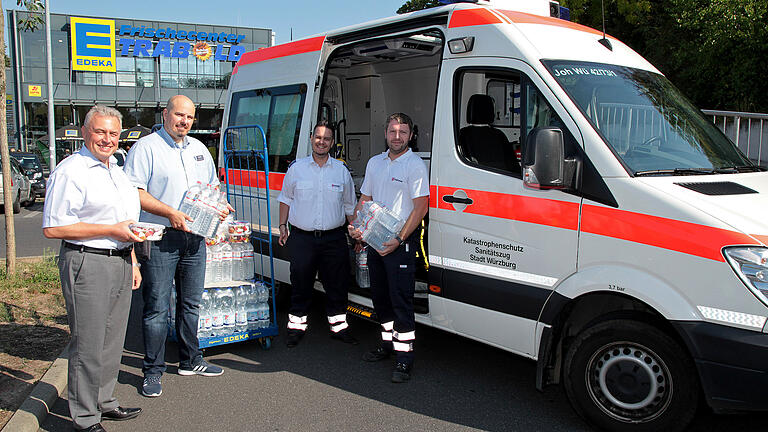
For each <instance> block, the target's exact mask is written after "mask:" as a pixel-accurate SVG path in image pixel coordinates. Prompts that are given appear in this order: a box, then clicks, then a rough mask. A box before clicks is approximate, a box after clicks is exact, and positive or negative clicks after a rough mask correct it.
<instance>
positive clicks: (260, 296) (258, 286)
mask: <svg viewBox="0 0 768 432" xmlns="http://www.w3.org/2000/svg"><path fill="white" fill-rule="evenodd" d="M253 286H254V289H255V291H256V303H264V302H266V301H267V300H269V289H268V288H267V286H266V285H265V284H264V282H262V281H256V282H255V283H254V284H253Z"/></svg>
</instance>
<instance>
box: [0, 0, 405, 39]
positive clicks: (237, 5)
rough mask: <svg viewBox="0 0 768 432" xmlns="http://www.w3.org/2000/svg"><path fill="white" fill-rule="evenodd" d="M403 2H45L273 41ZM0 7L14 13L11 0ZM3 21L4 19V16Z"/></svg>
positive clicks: (378, 13) (60, 8) (62, 9)
mask: <svg viewBox="0 0 768 432" xmlns="http://www.w3.org/2000/svg"><path fill="white" fill-rule="evenodd" d="M405 2H406V0H375V1H374V0H361V1H354V0H276V1H263V0H241V1H235V2H232V1H211V0H207V1H201V0H185V1H167V0H151V1H150V0H127V1H126V0H123V1H115V0H101V1H98V0H87V1H86V0H49V3H50V7H51V13H61V14H71V15H90V16H98V17H106V18H133V19H146V20H158V21H172V22H173V21H177V22H184V23H200V24H218V25H230V26H242V27H258V28H270V29H272V30H273V31H274V32H275V43H276V44H280V43H285V42H288V41H290V40H291V39H290V36H291V28H293V38H294V39H301V38H304V37H306V36H310V35H313V34H317V33H322V32H324V31H327V30H332V29H335V28H339V27H345V26H348V25H352V24H357V23H361V22H364V21H370V20H374V19H378V18H384V17H388V16H392V15H395V14H396V13H395V11H396V10H397V9H398V8H399V7H400V6H402V5H403V4H404V3H405ZM3 8H4V9H8V8H11V9H18V7H17V6H16V1H15V0H6V1H4V2H3ZM6 19H7V15H6Z"/></svg>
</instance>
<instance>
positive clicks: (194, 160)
mask: <svg viewBox="0 0 768 432" xmlns="http://www.w3.org/2000/svg"><path fill="white" fill-rule="evenodd" d="M123 170H124V171H125V173H126V174H127V175H128V178H129V179H130V180H131V182H132V183H133V185H134V186H136V187H137V188H140V189H144V190H145V191H147V192H148V193H149V194H150V195H152V196H153V197H155V198H157V199H158V200H159V201H161V202H163V203H165V204H167V205H169V206H170V207H172V208H174V209H178V208H179V205H180V204H181V200H182V198H183V197H184V193H185V192H186V191H187V190H189V188H190V187H191V186H192V185H194V184H196V183H197V182H201V183H202V184H203V185H205V184H211V185H214V186H215V185H218V184H219V178H218V176H217V175H216V166H215V165H214V163H213V158H211V154H210V153H209V152H208V149H207V148H206V147H205V146H204V145H203V143H201V142H200V141H198V140H197V139H195V138H192V137H188V136H186V137H184V139H183V140H182V142H181V143H180V144H176V143H175V142H174V141H173V139H172V138H171V136H170V135H168V132H166V131H165V129H164V128H160V130H158V131H157V132H155V133H153V134H151V135H147V136H145V137H144V138H141V139H139V140H138V141H136V144H134V145H133V147H131V150H130V151H129V152H128V157H127V158H126V160H125V166H124V167H123ZM140 219H141V221H142V222H152V223H158V224H161V225H165V226H171V223H170V222H169V221H168V218H165V217H162V216H158V215H155V214H152V213H148V212H145V211H142V212H141V217H140Z"/></svg>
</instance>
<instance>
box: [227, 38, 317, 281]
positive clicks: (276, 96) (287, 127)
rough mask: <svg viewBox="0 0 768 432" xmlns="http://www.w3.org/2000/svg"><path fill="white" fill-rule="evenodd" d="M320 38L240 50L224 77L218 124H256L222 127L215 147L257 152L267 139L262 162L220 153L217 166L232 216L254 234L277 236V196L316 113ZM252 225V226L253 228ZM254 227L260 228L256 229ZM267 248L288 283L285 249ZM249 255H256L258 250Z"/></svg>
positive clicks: (303, 150)
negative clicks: (246, 223) (245, 222)
mask: <svg viewBox="0 0 768 432" xmlns="http://www.w3.org/2000/svg"><path fill="white" fill-rule="evenodd" d="M323 47H324V37H317V38H310V39H305V40H300V41H295V42H290V43H287V44H283V45H278V46H274V47H269V48H263V49H260V50H257V51H253V52H250V53H246V54H245V55H243V57H242V58H241V60H240V62H238V65H237V67H236V68H235V71H234V72H233V76H232V78H231V80H230V87H229V91H228V98H229V100H228V102H227V107H226V109H225V112H224V128H225V129H226V128H231V127H237V126H253V125H259V126H260V127H261V128H262V129H263V130H264V134H265V137H262V135H261V132H260V131H259V130H258V129H257V128H246V129H244V130H239V131H237V130H232V129H229V133H225V130H223V131H222V135H223V136H222V145H221V146H220V151H224V150H225V146H229V147H228V149H229V150H231V149H234V150H252V149H256V150H261V149H262V146H263V139H264V138H266V143H267V158H266V163H267V166H266V167H265V166H264V161H262V160H261V159H259V158H256V157H254V156H244V155H240V156H235V157H231V158H226V161H227V162H226V163H227V165H228V166H226V167H225V166H224V164H225V157H224V155H221V157H220V158H219V164H220V166H221V167H223V168H226V182H227V183H228V185H227V186H228V192H229V196H230V197H231V198H230V203H231V204H232V206H233V207H234V208H235V211H236V214H237V215H238V218H242V219H245V220H249V221H251V223H252V224H253V225H254V235H260V236H262V237H266V236H267V233H268V230H271V231H272V234H273V241H275V242H276V239H277V236H279V231H278V224H279V222H278V221H279V207H280V206H279V204H278V202H277V196H278V195H279V194H280V191H281V189H282V184H283V178H284V177H285V173H286V171H288V166H289V165H290V164H291V163H292V162H293V161H295V160H296V159H298V158H301V157H304V156H307V155H308V154H309V136H310V133H311V130H310V128H311V125H312V124H314V123H315V121H316V116H315V111H314V110H313V106H314V103H313V102H314V101H315V99H316V82H317V79H318V68H319V65H320V63H321V58H322V56H323ZM265 168H268V170H269V191H266V190H265V188H264V186H265V182H264V180H265V176H264V173H265ZM265 194H268V195H269V199H270V208H269V214H267V207H266V206H264V205H259V203H258V200H256V199H253V197H255V196H264V195H265ZM255 226H258V227H259V229H258V230H257V229H256V228H255ZM257 231H260V232H257ZM273 246H275V247H274V248H273V251H274V256H275V258H277V259H276V260H275V274H276V276H277V278H278V279H279V280H281V281H283V282H288V281H289V269H288V261H287V260H288V258H287V251H286V249H285V248H283V247H279V246H277V245H276V244H275V245H273ZM255 253H256V256H255V258H256V259H257V260H258V259H259V257H260V256H259V251H256V252H255Z"/></svg>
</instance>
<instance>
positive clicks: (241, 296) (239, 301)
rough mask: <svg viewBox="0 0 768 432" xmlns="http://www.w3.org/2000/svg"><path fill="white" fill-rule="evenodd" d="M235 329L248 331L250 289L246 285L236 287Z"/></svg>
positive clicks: (239, 331) (240, 331)
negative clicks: (247, 305)
mask: <svg viewBox="0 0 768 432" xmlns="http://www.w3.org/2000/svg"><path fill="white" fill-rule="evenodd" d="M234 291H235V331H236V332H238V333H245V332H246V331H248V309H247V307H246V304H247V303H248V290H246V289H245V286H238V287H235V290H234Z"/></svg>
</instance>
